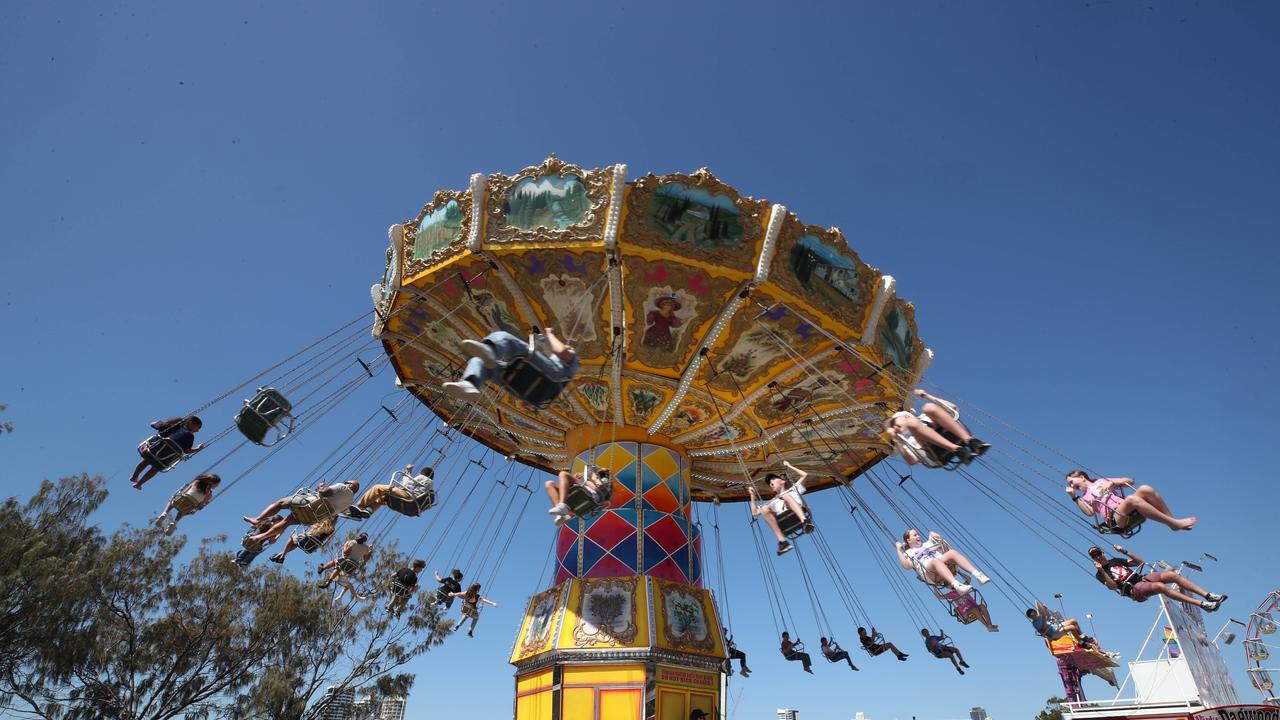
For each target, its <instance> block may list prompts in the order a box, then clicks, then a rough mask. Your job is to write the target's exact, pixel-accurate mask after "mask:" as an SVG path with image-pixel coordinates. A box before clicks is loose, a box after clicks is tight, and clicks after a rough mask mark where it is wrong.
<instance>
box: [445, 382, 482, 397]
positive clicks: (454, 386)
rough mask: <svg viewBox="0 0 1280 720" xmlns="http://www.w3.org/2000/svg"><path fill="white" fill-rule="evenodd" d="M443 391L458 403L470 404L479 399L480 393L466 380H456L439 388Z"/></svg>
mask: <svg viewBox="0 0 1280 720" xmlns="http://www.w3.org/2000/svg"><path fill="white" fill-rule="evenodd" d="M440 387H441V388H443V389H444V394H445V395H448V396H449V397H451V398H453V399H454V400H457V401H458V402H472V401H474V400H478V399H480V391H479V390H478V389H477V388H476V386H475V385H472V384H471V383H469V382H467V381H466V380H458V381H457V382H447V383H444V384H442V385H441V386H440Z"/></svg>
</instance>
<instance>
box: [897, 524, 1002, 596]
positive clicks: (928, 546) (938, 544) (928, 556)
mask: <svg viewBox="0 0 1280 720" xmlns="http://www.w3.org/2000/svg"><path fill="white" fill-rule="evenodd" d="M894 545H895V546H896V547H897V549H898V563H899V564H901V565H902V567H903V568H905V569H907V570H915V571H916V577H918V578H920V582H923V583H927V584H929V585H950V586H951V587H952V588H953V589H955V591H956V592H957V593H959V594H961V595H968V594H969V593H970V592H972V591H973V587H972V586H970V585H966V584H964V583H962V582H960V581H959V580H958V579H957V578H956V576H955V573H954V572H952V571H951V568H952V566H955V565H959V566H960V567H962V568H964V569H965V570H967V571H968V572H969V574H970V575H972V576H973V579H974V580H977V581H978V582H979V583H981V584H983V585H986V584H987V583H989V582H991V578H989V577H987V576H986V575H984V574H983V573H982V571H981V570H979V569H978V568H976V567H974V566H973V563H972V562H969V558H967V557H965V556H964V554H963V553H961V552H960V551H959V550H952V549H951V548H950V547H949V546H948V545H947V541H946V540H944V539H943V538H942V536H941V535H939V534H938V533H936V532H931V533H929V540H928V542H925V541H924V539H923V538H921V537H920V533H919V532H917V531H916V529H915V528H911V529H909V530H907V531H906V532H904V533H902V542H898V543H894Z"/></svg>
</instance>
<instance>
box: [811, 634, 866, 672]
mask: <svg viewBox="0 0 1280 720" xmlns="http://www.w3.org/2000/svg"><path fill="white" fill-rule="evenodd" d="M818 641H819V642H821V643H822V654H823V655H825V656H826V658H827V659H828V660H830V661H831V662H840V661H841V660H843V661H845V662H847V663H849V669H850V670H857V669H858V666H857V665H854V664H853V660H851V659H850V658H849V652H848V651H847V650H844V649H842V648H841V647H840V645H839V644H837V643H834V642H832V641H830V640H828V639H827V638H819V639H818Z"/></svg>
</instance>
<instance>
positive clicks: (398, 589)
mask: <svg viewBox="0 0 1280 720" xmlns="http://www.w3.org/2000/svg"><path fill="white" fill-rule="evenodd" d="M412 595H413V588H411V587H409V586H408V585H405V584H404V583H398V582H392V583H391V597H393V598H397V599H398V598H407V597H410V596H412Z"/></svg>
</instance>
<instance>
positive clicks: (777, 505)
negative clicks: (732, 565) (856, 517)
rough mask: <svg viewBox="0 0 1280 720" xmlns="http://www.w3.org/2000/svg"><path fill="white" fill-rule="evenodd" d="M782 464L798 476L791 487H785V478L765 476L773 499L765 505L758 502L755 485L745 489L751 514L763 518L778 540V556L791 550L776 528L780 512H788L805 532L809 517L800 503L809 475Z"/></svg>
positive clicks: (773, 475) (758, 497) (778, 528)
mask: <svg viewBox="0 0 1280 720" xmlns="http://www.w3.org/2000/svg"><path fill="white" fill-rule="evenodd" d="M782 464H783V466H785V467H786V468H787V469H788V470H790V471H791V472H793V473H795V474H796V475H797V476H798V477H797V478H796V481H795V482H794V483H792V484H791V487H787V480H786V478H785V477H783V476H782V475H779V474H778V473H769V474H767V475H765V476H764V480H765V482H767V483H768V484H769V489H771V490H773V497H772V498H771V499H770V500H769V502H767V503H761V502H760V496H759V495H757V494H756V488H755V485H751V486H749V487H748V488H747V490H748V492H750V493H751V514H752V515H756V516H760V517H763V518H764V522H765V524H766V525H768V526H769V529H770V530H772V531H773V535H774V537H776V538H778V554H779V555H783V554H785V553H788V552H791V549H792V546H791V542H790V541H788V540H787V536H786V535H784V534H783V533H782V528H780V527H778V515H779V514H781V513H782V511H784V510H790V511H791V512H792V513H793V514H794V515H795V516H796V517H797V518H798V519H799V520H800V522H802V523H804V524H805V532H808V531H809V529H810V524H809V516H808V515H807V514H805V511H804V503H802V502H800V496H801V495H802V494H804V491H805V487H804V481H805V480H807V479H808V478H809V473H807V472H805V471H804V470H801V469H800V468H797V467H796V466H795V465H792V464H791V463H789V462H787V461H785V460H784V461H782Z"/></svg>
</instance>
